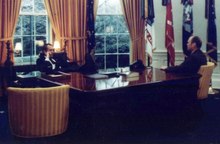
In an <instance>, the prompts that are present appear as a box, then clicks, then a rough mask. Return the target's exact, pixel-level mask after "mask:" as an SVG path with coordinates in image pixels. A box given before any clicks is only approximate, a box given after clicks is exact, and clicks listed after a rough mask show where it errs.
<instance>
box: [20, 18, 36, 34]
mask: <svg viewBox="0 0 220 144" xmlns="http://www.w3.org/2000/svg"><path fill="white" fill-rule="evenodd" d="M22 25H23V26H22V29H23V35H31V34H32V31H33V18H32V16H30V15H29V16H23V21H22Z"/></svg>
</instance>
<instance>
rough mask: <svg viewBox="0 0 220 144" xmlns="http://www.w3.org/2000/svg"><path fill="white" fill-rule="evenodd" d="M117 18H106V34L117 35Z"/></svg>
mask: <svg viewBox="0 0 220 144" xmlns="http://www.w3.org/2000/svg"><path fill="white" fill-rule="evenodd" d="M117 21H118V19H117V16H106V17H105V23H106V27H105V32H106V33H116V32H117Z"/></svg>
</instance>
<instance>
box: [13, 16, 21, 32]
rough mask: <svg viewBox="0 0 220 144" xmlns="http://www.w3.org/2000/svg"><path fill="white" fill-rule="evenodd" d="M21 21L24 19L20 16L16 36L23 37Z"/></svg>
mask: <svg viewBox="0 0 220 144" xmlns="http://www.w3.org/2000/svg"><path fill="white" fill-rule="evenodd" d="M21 19H22V17H21V16H19V17H18V23H17V26H16V29H15V35H21Z"/></svg>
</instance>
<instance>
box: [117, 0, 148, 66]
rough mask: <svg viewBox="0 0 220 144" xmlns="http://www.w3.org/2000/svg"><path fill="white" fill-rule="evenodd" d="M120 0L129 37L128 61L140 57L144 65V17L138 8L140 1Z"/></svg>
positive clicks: (139, 7)
mask: <svg viewBox="0 0 220 144" xmlns="http://www.w3.org/2000/svg"><path fill="white" fill-rule="evenodd" d="M120 2H121V7H122V11H123V13H124V15H125V20H126V22H127V26H128V30H129V32H130V37H131V48H130V51H131V56H130V57H131V60H130V62H134V61H135V60H137V59H140V60H142V61H143V63H144V64H145V65H146V56H145V39H144V19H142V15H141V10H140V9H141V1H140V0H121V1H120Z"/></svg>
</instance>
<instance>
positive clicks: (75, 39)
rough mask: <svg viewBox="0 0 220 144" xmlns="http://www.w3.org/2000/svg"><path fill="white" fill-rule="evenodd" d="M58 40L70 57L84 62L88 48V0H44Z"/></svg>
mask: <svg viewBox="0 0 220 144" xmlns="http://www.w3.org/2000/svg"><path fill="white" fill-rule="evenodd" d="M44 2H45V7H46V9H47V12H48V16H49V19H50V22H51V25H52V28H53V31H54V33H55V38H56V40H58V41H60V43H61V46H62V47H64V43H65V41H67V46H66V51H67V55H68V57H69V58H70V59H71V60H73V61H77V62H79V63H82V61H83V59H84V56H85V53H86V49H87V45H86V42H87V38H86V12H87V9H86V6H87V0H44Z"/></svg>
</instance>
